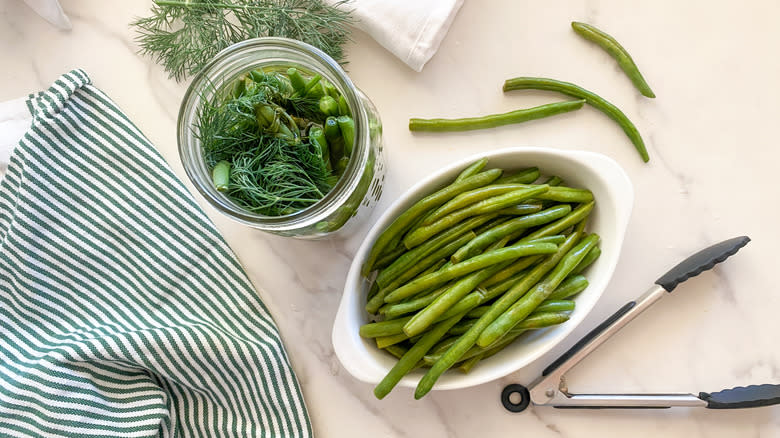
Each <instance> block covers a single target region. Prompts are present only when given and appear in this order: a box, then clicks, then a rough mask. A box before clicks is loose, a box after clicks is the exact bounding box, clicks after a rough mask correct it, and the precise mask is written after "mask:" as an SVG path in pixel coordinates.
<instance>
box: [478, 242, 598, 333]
mask: <svg viewBox="0 0 780 438" xmlns="http://www.w3.org/2000/svg"><path fill="white" fill-rule="evenodd" d="M598 241H599V236H598V235H597V234H590V235H588V236H586V237H585V238H583V239H582V241H581V242H579V243H578V244H577V245H576V246H575V247H574V248H572V250H571V251H569V252H568V253H567V254H566V256H565V257H563V259H561V261H560V263H558V264H557V265H556V266H555V269H553V271H552V272H551V273H550V274H549V275H548V276H547V278H545V280H544V281H541V282H539V283H538V284H537V285H536V286H534V288H533V289H531V290H530V291H528V293H526V294H525V295H523V297H522V298H520V299H519V300H517V302H515V303H514V304H513V305H512V306H511V307H510V308H509V309H507V310H506V311H505V312H503V313H502V314H501V316H499V317H498V318H496V319H495V320H494V321H493V322H492V323H491V324H490V325H489V326H488V327H486V328H485V330H483V331H482V333H480V335H479V338H478V339H477V345H479V346H480V347H483V348H485V347H487V346H489V345H490V344H492V343H493V342H495V341H497V340H498V339H499V338H501V337H502V336H504V335H505V334H506V332H508V331H509V330H511V329H512V327H514V326H515V325H517V324H518V323H519V322H520V321H522V320H523V319H524V318H525V317H526V316H528V315H530V314H531V312H533V311H534V310H535V309H536V308H537V307H538V306H539V304H541V303H542V302H543V301H544V300H546V299H547V297H548V296H550V294H551V293H552V292H553V291H554V290H555V288H557V287H558V285H559V284H561V282H562V281H563V280H564V279H565V278H566V277H567V276H568V275H569V274H570V273H571V271H572V270H574V268H576V267H577V265H578V264H579V263H580V262H581V261H582V259H583V258H585V256H586V255H587V254H588V252H589V251H590V250H591V248H593V247H594V246H596V244H598Z"/></svg>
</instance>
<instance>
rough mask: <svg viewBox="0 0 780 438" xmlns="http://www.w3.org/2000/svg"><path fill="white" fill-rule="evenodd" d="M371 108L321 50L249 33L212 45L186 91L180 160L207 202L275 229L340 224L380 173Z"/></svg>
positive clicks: (314, 231)
mask: <svg viewBox="0 0 780 438" xmlns="http://www.w3.org/2000/svg"><path fill="white" fill-rule="evenodd" d="M381 135H382V127H381V122H380V120H379V116H378V114H377V112H376V108H375V107H374V105H373V104H372V103H371V101H370V100H369V99H368V98H367V97H366V96H365V95H364V94H363V93H362V92H361V91H360V90H359V89H358V88H357V87H355V85H354V84H353V83H352V81H351V80H350V79H349V77H348V76H347V75H346V73H345V72H344V70H343V69H342V68H341V67H340V66H339V65H338V63H337V62H335V61H334V60H333V59H332V58H330V57H329V56H328V55H326V54H325V53H324V52H322V51H320V50H318V49H316V48H315V47H312V46H310V45H308V44H305V43H302V42H300V41H296V40H290V39H286V38H255V39H251V40H246V41H243V42H241V43H238V44H234V45H232V46H230V47H228V48H227V49H225V50H223V51H222V52H220V53H219V54H218V55H217V56H216V57H215V58H214V59H213V60H212V61H211V62H210V63H209V64H208V65H207V66H206V67H205V68H204V69H203V70H202V71H201V72H200V73H199V74H198V75H197V76H196V77H195V78H194V79H193V81H192V83H191V84H190V87H189V89H188V90H187V93H186V94H185V96H184V101H183V103H182V106H181V109H180V112H179V120H178V142H179V153H180V155H181V159H182V162H183V164H184V169H185V171H186V172H187V175H188V176H189V178H190V180H191V181H192V182H193V184H194V185H195V188H196V189H197V190H198V191H199V192H200V193H201V194H202V195H203V196H204V197H205V198H206V199H207V200H208V201H209V203H210V204H211V205H213V206H214V207H215V208H217V209H218V210H219V211H221V212H222V213H224V214H226V215H227V216H229V217H231V218H232V219H234V220H236V221H238V222H241V223H243V224H246V225H249V226H252V227H255V228H258V229H261V230H264V231H268V232H271V233H274V234H279V235H283V236H292V237H301V238H317V237H323V236H327V235H331V234H333V233H336V232H339V231H341V232H343V231H344V230H345V229H347V228H348V227H347V225H351V224H354V223H357V222H359V221H360V218H361V217H364V216H368V211H369V210H370V209H371V207H373V205H374V204H375V203H376V201H377V200H378V199H379V196H380V195H381V191H382V190H381V188H382V181H383V177H384V162H383V159H382V136H381Z"/></svg>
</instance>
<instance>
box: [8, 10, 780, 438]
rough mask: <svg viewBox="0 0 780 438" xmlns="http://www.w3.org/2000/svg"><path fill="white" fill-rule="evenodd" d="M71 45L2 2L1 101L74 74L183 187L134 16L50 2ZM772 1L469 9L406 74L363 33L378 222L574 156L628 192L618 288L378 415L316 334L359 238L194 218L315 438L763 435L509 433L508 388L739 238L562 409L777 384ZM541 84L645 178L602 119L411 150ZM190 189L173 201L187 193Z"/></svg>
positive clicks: (562, 423) (589, 419)
mask: <svg viewBox="0 0 780 438" xmlns="http://www.w3.org/2000/svg"><path fill="white" fill-rule="evenodd" d="M63 6H64V9H65V10H66V12H67V13H68V15H69V17H70V19H71V22H72V24H73V29H72V30H71V31H69V32H63V31H57V30H55V29H54V28H53V27H52V26H50V25H49V24H48V23H46V22H45V21H44V20H43V19H41V18H40V17H38V16H37V15H35V14H34V13H33V12H32V11H31V10H29V9H28V8H27V7H26V6H25V5H24V4H23V3H22V2H20V1H17V0H0V41H2V46H1V47H0V66H2V68H0V101H4V100H9V99H13V98H17V97H20V96H23V95H25V94H27V93H28V92H30V91H35V90H38V89H41V88H45V87H47V86H48V84H49V82H51V81H52V80H54V79H55V78H56V77H57V76H58V75H59V74H61V73H63V72H65V71H67V70H68V69H70V68H73V67H80V68H83V69H85V70H86V71H87V72H88V73H89V74H90V75H91V77H92V79H93V82H94V83H95V84H96V85H97V86H98V87H100V88H102V89H103V90H104V91H105V92H107V93H108V94H109V95H110V96H111V97H112V98H113V99H114V100H115V101H116V102H117V103H118V104H119V105H120V107H121V108H123V109H124V111H125V112H126V113H127V114H128V116H129V117H130V118H131V119H132V120H134V121H135V123H136V124H137V125H138V126H139V127H140V129H141V130H142V131H143V132H145V133H146V135H147V136H148V137H149V138H150V139H151V140H152V141H153V142H154V143H155V144H156V145H157V147H158V148H159V149H160V151H161V153H162V154H163V156H164V157H165V158H166V159H167V160H168V162H169V163H170V165H171V166H172V167H173V169H174V171H175V172H176V173H177V174H178V175H179V176H180V177H182V178H185V175H184V171H183V169H182V167H181V163H180V161H179V158H178V154H177V147H176V137H175V129H174V126H175V119H176V115H177V112H178V108H179V103H180V99H181V97H182V95H183V93H184V90H185V87H186V84H177V83H175V82H173V81H172V80H170V79H168V78H167V75H166V74H165V73H164V72H163V71H162V70H161V69H160V68H159V67H158V66H156V65H154V64H153V63H152V62H151V61H150V60H149V59H148V58H145V57H141V56H139V55H138V54H137V53H136V50H137V47H136V45H135V43H134V42H133V38H134V33H133V31H132V30H131V29H129V28H128V25H127V24H128V23H129V22H130V21H131V20H132V18H133V17H136V16H139V15H143V14H145V13H146V11H147V10H148V8H149V6H150V2H149V1H128V2H104V1H98V0H91V1H89V0H81V1H69V2H64V3H63ZM778 16H780V4H778V3H777V2H775V1H752V2H728V1H689V2H675V1H671V0H662V1H656V2H641V3H640V2H623V1H618V0H614V1H595V0H589V1H586V0H577V1H548V2H533V1H512V0H503V1H499V0H489V1H481V2H478V1H476V0H470V1H467V2H466V4H465V5H464V7H463V9H462V10H461V11H460V14H459V16H458V17H457V18H456V20H455V22H454V24H453V27H452V29H451V32H450V34H449V36H448V37H447V39H446V40H445V41H444V43H443V44H442V47H441V49H440V51H439V53H438V54H437V55H436V56H435V57H434V58H433V60H432V61H431V62H430V63H429V64H428V65H427V66H426V67H425V69H424V70H423V72H422V73H415V72H413V71H412V70H410V69H409V68H408V67H406V66H405V65H404V64H402V63H401V62H400V61H398V60H397V59H395V58H394V57H393V56H392V55H390V54H389V53H387V52H385V51H384V50H383V49H382V48H381V47H379V46H378V45H377V44H376V43H375V42H373V41H372V40H371V39H369V38H368V37H366V36H365V35H363V34H357V35H355V38H354V40H355V41H354V43H352V44H351V45H350V46H349V48H348V51H349V61H350V62H349V66H348V67H349V72H350V75H351V76H352V78H353V80H354V81H355V83H356V84H357V85H358V86H359V87H361V88H362V89H363V90H364V91H365V92H366V94H368V95H369V96H370V97H371V98H372V100H373V101H374V103H375V104H376V106H377V108H378V109H379V111H380V113H381V115H382V118H383V122H384V127H385V129H384V132H385V142H386V151H387V157H386V158H387V164H388V166H389V170H388V173H387V182H386V186H385V190H384V194H383V199H382V200H381V202H380V203H379V206H378V207H377V211H375V214H374V217H376V215H377V214H378V213H379V212H380V211H381V210H383V209H384V208H386V206H387V205H389V203H390V202H391V201H393V199H395V198H396V197H397V196H398V195H399V194H400V193H401V192H402V191H403V190H405V189H406V188H408V187H409V186H411V185H412V184H413V183H414V182H415V181H416V180H418V179H419V178H421V177H422V176H424V175H426V174H428V173H429V172H431V171H432V170H434V169H437V168H439V167H440V166H442V165H444V164H446V163H448V162H451V161H453V160H455V159H457V158H461V157H465V156H467V155H470V154H473V153H476V152H479V151H484V150H488V149H492V148H500V147H508V146H523V145H534V146H548V147H554V148H559V149H585V150H592V151H597V152H601V153H604V154H607V155H609V156H611V157H613V158H615V159H616V160H617V161H618V162H619V163H620V164H621V165H622V166H623V167H624V168H625V170H626V171H627V173H628V174H629V176H630V177H631V179H632V181H633V183H634V187H635V190H636V201H635V206H634V213H633V216H632V219H631V223H630V226H629V232H628V236H627V239H626V242H625V246H624V249H623V253H622V256H621V260H620V262H619V264H618V267H617V272H616V274H615V276H614V277H613V280H612V282H611V284H610V286H609V287H608V289H607V290H606V292H605V293H604V295H603V298H602V299H601V300H600V301H599V303H598V304H597V305H596V307H595V308H594V310H593V311H592V313H591V314H590V315H589V316H588V317H587V318H586V320H585V322H584V323H583V324H582V325H581V326H580V327H579V328H578V329H577V330H576V331H575V332H574V333H573V334H572V335H571V336H570V337H568V338H567V339H566V340H565V342H564V343H563V344H561V345H559V346H558V347H557V348H556V349H554V350H553V351H551V352H550V353H549V354H547V355H545V356H544V357H542V358H541V359H540V360H538V361H536V362H534V363H533V364H532V365H531V366H529V367H527V368H525V369H523V370H520V371H518V372H517V373H515V374H513V375H511V376H509V377H507V378H505V379H501V380H499V381H495V382H491V383H487V384H484V385H481V386H478V387H474V388H469V389H464V390H457V391H447V392H435V393H433V394H431V395H430V396H429V397H426V398H425V399H424V400H422V401H414V400H413V398H412V393H411V391H410V390H407V389H399V390H397V391H395V392H393V393H392V394H391V395H390V396H389V397H388V398H386V399H385V400H383V401H377V400H375V399H374V397H373V395H372V393H371V389H372V388H371V387H370V386H369V385H365V384H362V383H359V382H358V381H356V380H354V379H353V378H352V377H351V376H350V375H348V374H347V373H346V372H345V371H344V370H343V369H342V368H341V366H340V364H339V362H338V360H337V359H336V357H335V356H334V354H333V350H332V347H331V342H330V333H331V327H332V322H333V317H334V315H335V312H336V307H337V304H338V301H339V298H340V294H341V288H342V284H343V280H344V277H345V275H346V272H347V268H348V266H349V263H350V260H351V257H352V254H353V253H354V251H355V249H356V248H357V246H358V245H359V243H360V241H361V238H362V236H363V235H364V234H365V232H366V230H367V228H368V226H369V225H370V222H371V219H369V221H368V222H367V223H365V224H364V225H363V227H362V228H360V229H358V230H357V231H356V233H355V235H354V236H353V237H352V238H350V239H347V240H340V241H319V242H309V241H296V240H289V239H283V238H277V237H273V236H269V235H265V234H262V233H260V232H258V231H253V230H251V229H248V228H245V227H243V226H241V225H238V224H235V223H233V222H230V221H229V220H228V219H226V218H224V217H222V216H220V215H219V213H218V212H217V211H216V210H214V209H212V208H210V207H208V206H206V205H205V203H204V202H203V200H202V199H201V198H199V197H196V198H197V199H198V202H200V203H201V205H204V208H205V209H206V212H207V213H208V214H209V216H211V217H212V218H213V219H214V221H215V223H216V224H217V226H218V227H219V228H220V230H222V232H223V233H224V234H225V237H226V239H227V241H228V243H229V244H230V245H231V246H232V248H233V249H234V250H235V251H236V253H237V254H238V256H239V258H240V259H241V260H242V262H243V263H244V265H245V266H246V268H247V270H248V272H249V275H250V277H251V279H252V281H253V282H254V284H255V285H256V286H257V287H258V289H260V291H261V294H262V295H263V298H264V299H265V301H266V303H267V304H268V305H269V307H270V308H271V310H272V311H273V313H274V316H275V318H276V320H277V322H278V324H279V327H280V330H281V332H282V335H283V337H284V339H285V341H286V344H287V347H288V349H289V352H290V355H291V359H292V362H293V365H294V367H295V369H296V370H297V372H298V376H299V378H300V380H301V382H302V385H303V389H304V392H305V396H306V399H307V402H308V406H309V410H310V415H311V418H312V421H313V424H314V427H315V430H316V432H317V435H318V436H320V437H339V438H346V437H364V436H366V435H367V434H370V435H371V436H375V437H404V436H409V437H417V436H425V437H430V438H436V437H471V436H513V435H520V434H523V435H525V436H534V437H558V436H562V437H569V436H571V437H575V436H583V437H591V436H592V437H610V436H635V437H654V436H659V435H661V434H663V435H664V436H666V437H686V438H688V437H778V436H780V408H777V407H775V408H761V409H753V410H742V411H713V410H706V409H682V408H681V409H674V410H650V411H560V410H555V409H551V408H532V409H531V410H529V411H527V412H525V413H523V414H509V413H507V412H506V411H504V410H503V408H502V407H501V405H500V403H499V398H498V397H499V392H500V390H501V388H502V387H503V386H504V385H505V384H507V383H510V382H522V383H529V382H530V381H531V380H532V379H533V378H534V377H535V376H537V375H538V374H539V373H540V371H541V369H542V368H544V367H545V366H546V365H547V364H548V363H549V362H551V361H552V360H553V359H554V358H555V357H556V356H557V355H558V354H560V353H561V352H562V351H563V350H564V349H565V348H567V347H569V346H570V345H572V344H573V343H574V342H576V340H577V339H578V338H579V337H580V336H581V335H583V334H584V333H585V332H587V331H588V330H590V329H591V328H592V327H594V326H595V325H597V324H598V323H599V322H600V321H601V320H602V319H603V318H605V317H606V316H607V315H608V314H610V313H612V312H613V311H614V310H615V309H617V308H618V307H619V306H620V305H622V304H623V303H624V302H626V301H628V300H630V299H633V298H635V297H636V296H638V295H639V294H640V293H641V292H642V291H643V290H644V289H645V287H646V286H648V285H649V284H650V283H652V282H653V281H654V280H655V279H656V278H657V276H659V275H660V274H661V273H662V272H664V271H665V270H666V269H667V268H668V267H670V266H671V265H673V264H674V263H676V262H677V261H678V260H679V259H680V258H682V257H684V256H686V255H687V254H689V253H690V252H693V251H694V250H697V249H699V248H700V247H703V246H706V245H708V244H709V243H712V242H715V241H718V240H722V239H725V238H728V237H732V236H735V235H741V234H747V235H749V236H750V237H751V238H752V239H753V242H751V243H750V244H749V245H748V246H747V247H746V248H745V249H743V250H742V251H740V253H739V254H738V255H737V256H735V257H734V258H732V259H729V261H728V262H727V263H725V264H723V265H722V266H720V267H719V268H717V269H716V270H714V271H712V272H708V273H705V274H703V275H701V276H700V277H697V278H696V279H694V280H691V281H690V282H689V283H686V284H685V287H681V288H680V289H679V291H677V292H675V293H674V294H672V295H671V296H670V297H668V298H667V299H665V300H663V301H662V302H660V303H659V304H657V305H656V306H655V307H654V308H652V309H651V310H650V311H648V312H647V313H646V314H644V315H642V316H641V317H640V318H639V319H637V320H636V321H634V322H633V323H632V324H631V325H630V326H629V327H628V328H626V329H625V330H624V331H623V332H622V333H620V335H618V336H617V337H615V338H613V339H611V340H610V341H609V342H608V343H607V344H605V345H604V346H603V347H602V348H601V349H600V350H598V351H597V352H596V353H594V354H593V355H592V356H591V357H589V358H588V359H587V360H586V361H585V362H583V363H582V364H581V365H580V366H579V367H578V368H576V369H575V370H574V371H573V372H572V373H571V375H570V378H569V382H570V388H571V389H572V390H576V391H616V392H618V391H620V392H645V391H654V392H694V393H696V392H698V391H707V392H710V391H717V390H720V389H724V388H727V387H732V386H738V385H748V384H755V383H780V347H778V343H777V333H778V329H780V318H778V316H777V315H778V309H780V298H778V284H777V282H776V281H775V279H774V277H773V275H774V274H775V273H776V271H777V263H778V258H777V254H778V252H777V245H778V244H780V227H778V226H777V217H778V212H780V209H779V208H778V204H777V201H778V198H780V185H778V183H777V175H776V174H775V172H776V171H777V170H776V167H777V164H776V163H777V162H778V160H780V149H778V141H777V134H776V125H777V120H778V116H780V110H778V104H777V103H778V102H780V82H778V81H777V78H778V77H780V57H778V56H777V53H778V44H779V43H780V28H778V27H777V25H776V21H777V17H778ZM572 20H581V21H587V22H589V23H593V24H595V25H596V26H598V27H601V28H603V29H605V30H607V31H608V32H610V33H611V34H612V35H614V36H616V37H617V38H618V39H619V40H620V41H621V42H622V43H623V44H624V45H625V46H626V47H627V48H628V49H629V50H630V51H631V53H632V54H633V56H634V58H635V60H636V61H637V63H638V64H639V66H640V68H641V69H642V71H643V73H644V74H645V77H646V78H647V80H648V82H649V83H650V84H651V86H652V87H653V89H654V90H655V92H656V94H657V95H658V98H657V99H655V100H651V99H646V98H643V97H641V96H640V95H639V94H638V93H637V92H636V91H635V90H634V89H633V87H632V86H631V84H630V83H629V81H628V80H627V79H626V78H625V77H624V75H623V74H622V72H621V71H620V70H619V69H618V68H617V66H616V65H615V63H614V62H613V61H612V59H611V58H609V57H608V56H607V55H606V54H605V53H603V52H601V51H600V50H599V49H598V48H596V47H595V46H593V45H592V44H590V43H587V42H585V41H583V40H582V39H580V38H579V37H577V36H576V35H575V34H574V33H573V32H572V30H571V29H570V27H569V22H570V21H572ZM519 75H525V76H549V77H554V78H559V79H563V80H569V81H572V82H576V83H578V84H581V85H583V86H585V87H587V88H590V89H592V90H596V91H598V92H599V93H600V94H601V95H603V96H604V97H605V98H607V99H609V100H611V101H613V102H614V103H615V104H617V105H618V106H620V107H621V108H622V109H623V110H624V111H625V112H626V114H627V115H628V116H629V117H630V118H631V119H632V120H634V122H635V123H636V125H637V126H638V128H639V130H640V131H641V133H642V135H643V137H644V138H645V140H646V143H647V145H648V149H649V151H650V155H651V157H652V159H651V161H650V163H649V164H643V163H642V162H641V161H640V160H639V159H638V158H637V155H636V152H635V151H634V150H633V148H632V147H631V144H630V143H629V141H628V140H627V139H626V137H625V136H624V134H623V132H622V131H621V130H620V129H619V128H618V127H617V126H616V125H615V124H614V123H612V122H611V121H610V120H609V119H607V118H606V117H605V116H604V115H602V114H601V113H598V112H597V111H595V110H593V109H590V108H586V109H583V110H581V111H579V112H577V113H572V114H567V115H563V116H558V117H556V118H551V119H546V120H541V121H535V122H532V123H529V124H526V125H524V126H510V127H504V128H500V129H496V130H492V131H485V132H475V133H466V134H458V135H412V134H410V133H409V132H408V130H407V129H406V122H407V119H408V118H409V117H412V116H422V117H426V116H466V115H474V114H482V113H489V112H498V111H507V110H511V109H516V108H519V107H527V106H533V105H536V104H541V103H544V102H547V101H549V100H550V99H552V96H550V95H549V94H546V93H540V92H522V93H521V92H518V93H512V94H503V93H502V92H501V89H500V88H501V84H502V82H503V80H504V79H506V78H508V77H512V76H519ZM186 183H187V184H188V187H191V185H190V184H189V182H188V181H187V182H186Z"/></svg>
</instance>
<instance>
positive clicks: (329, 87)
mask: <svg viewBox="0 0 780 438" xmlns="http://www.w3.org/2000/svg"><path fill="white" fill-rule="evenodd" d="M322 89H323V90H325V94H326V95H328V96H330V97H332V98H334V99H338V98H339V97H340V96H341V94H339V90H337V89H336V87H335V86H334V85H333V84H331V83H330V82H328V81H325V82H323V83H322Z"/></svg>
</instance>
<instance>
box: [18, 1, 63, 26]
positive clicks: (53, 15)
mask: <svg viewBox="0 0 780 438" xmlns="http://www.w3.org/2000/svg"><path fill="white" fill-rule="evenodd" d="M24 2H25V3H27V6H29V7H31V8H32V10H33V11H35V12H37V13H38V15H40V16H41V17H43V18H44V19H45V20H46V21H48V22H49V23H51V24H53V25H54V26H55V27H57V28H58V29H62V30H69V29H70V28H71V25H70V20H69V19H68V16H67V15H65V12H63V11H62V6H60V2H59V1H57V0H24Z"/></svg>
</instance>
